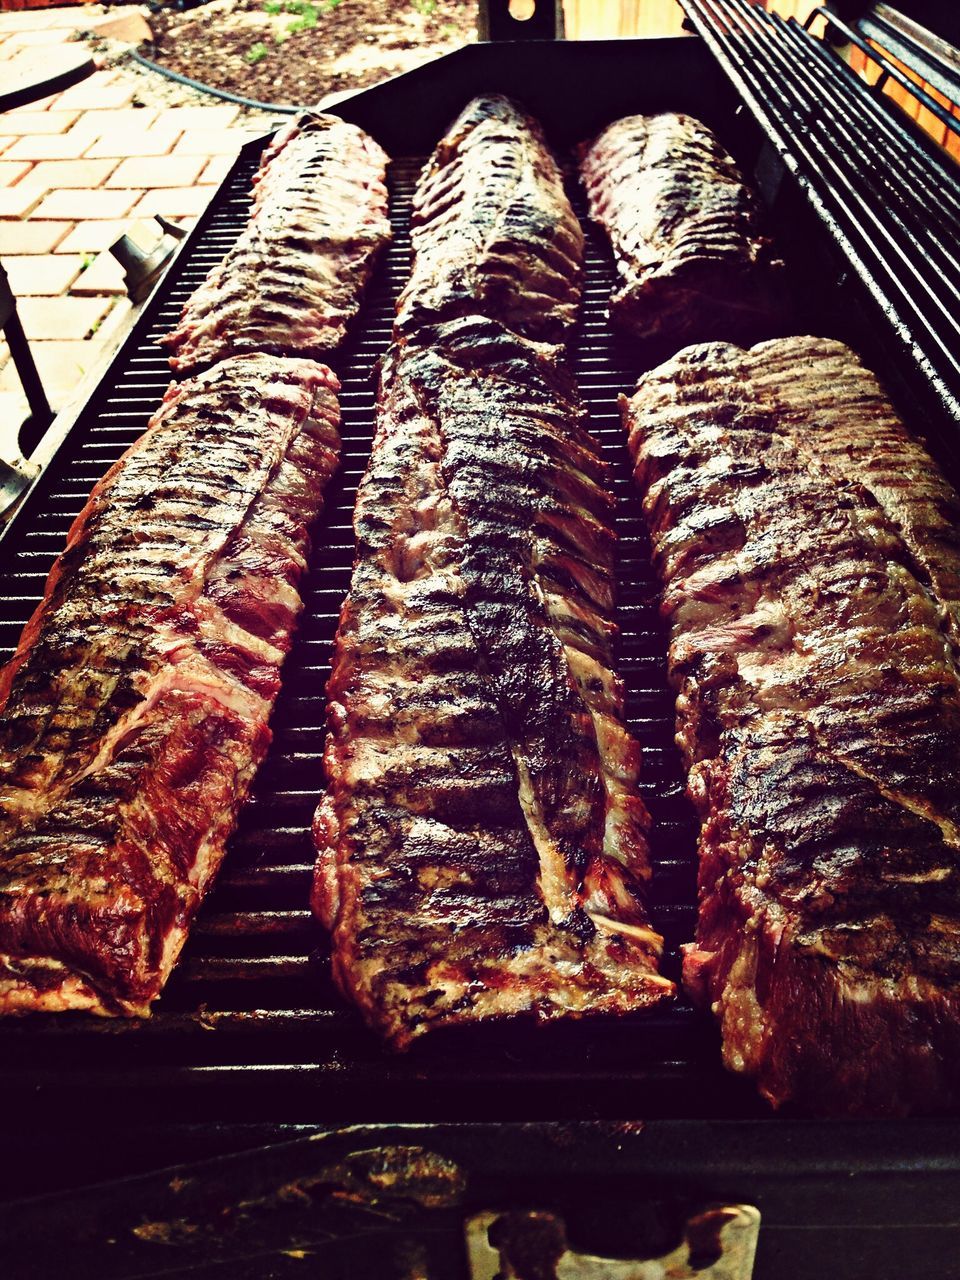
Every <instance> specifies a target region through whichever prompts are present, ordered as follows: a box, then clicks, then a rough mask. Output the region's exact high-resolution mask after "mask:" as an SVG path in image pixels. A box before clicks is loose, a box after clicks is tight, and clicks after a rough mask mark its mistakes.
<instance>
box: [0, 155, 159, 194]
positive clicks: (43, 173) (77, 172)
mask: <svg viewBox="0 0 960 1280" xmlns="http://www.w3.org/2000/svg"><path fill="white" fill-rule="evenodd" d="M2 163H3V162H2V161H0V164H2ZM116 167H117V162H116V160H42V161H41V162H40V163H39V164H35V165H34V166H33V168H32V169H31V171H30V176H29V177H25V178H24V179H23V181H24V182H26V183H29V185H30V186H31V187H42V188H43V190H44V191H62V190H63V189H64V188H65V187H79V188H81V189H82V190H90V189H96V188H99V187H102V186H103V184H104V183H105V182H106V181H107V179H108V178H109V177H110V176H111V174H112V173H113V171H114V169H116ZM111 185H112V186H114V187H136V186H139V185H141V184H140V183H136V182H113V183H111Z"/></svg>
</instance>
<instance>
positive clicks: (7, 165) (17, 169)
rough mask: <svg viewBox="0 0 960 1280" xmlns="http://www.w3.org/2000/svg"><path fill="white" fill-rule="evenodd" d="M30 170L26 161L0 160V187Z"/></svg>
mask: <svg viewBox="0 0 960 1280" xmlns="http://www.w3.org/2000/svg"><path fill="white" fill-rule="evenodd" d="M30 169H31V165H30V163H29V162H28V161H26V160H0V187H12V186H13V185H14V183H16V182H19V181H20V179H21V178H22V177H23V176H24V174H26V173H29V172H30ZM173 185H174V186H176V185H178V184H176V183H174V184H173Z"/></svg>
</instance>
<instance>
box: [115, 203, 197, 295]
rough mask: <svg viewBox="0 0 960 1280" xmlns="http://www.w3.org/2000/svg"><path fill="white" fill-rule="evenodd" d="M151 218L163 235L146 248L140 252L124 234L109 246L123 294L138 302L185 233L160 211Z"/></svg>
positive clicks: (161, 270) (148, 289)
mask: <svg viewBox="0 0 960 1280" xmlns="http://www.w3.org/2000/svg"><path fill="white" fill-rule="evenodd" d="M154 221H155V222H157V223H159V224H160V226H161V227H162V228H163V236H162V238H161V239H160V240H159V241H158V243H157V244H156V245H155V246H154V247H153V248H152V249H150V250H149V251H144V250H143V249H142V248H141V247H140V245H139V244H137V242H136V240H134V239H133V238H132V237H131V236H129V235H127V234H126V233H124V234H123V235H122V236H121V237H120V239H119V240H117V241H116V242H115V243H114V244H112V245H111V246H110V252H111V253H112V254H113V256H114V257H115V258H116V260H117V261H118V262H119V263H120V265H121V267H123V270H124V278H125V281H126V286H127V295H128V297H130V298H131V299H132V301H133V302H142V301H143V300H144V298H146V297H147V295H148V294H149V293H150V292H151V290H152V289H153V286H154V285H155V284H156V283H157V279H158V278H159V276H160V275H161V274H162V273H163V272H164V271H165V270H166V267H167V264H168V263H169V261H170V259H171V258H172V257H173V252H174V250H175V249H176V247H177V243H178V241H180V240H182V239H183V237H184V236H185V235H186V234H187V232H186V229H185V228H184V227H181V226H178V225H177V223H175V222H170V221H169V220H168V219H167V218H164V217H163V215H162V214H159V213H158V214H154Z"/></svg>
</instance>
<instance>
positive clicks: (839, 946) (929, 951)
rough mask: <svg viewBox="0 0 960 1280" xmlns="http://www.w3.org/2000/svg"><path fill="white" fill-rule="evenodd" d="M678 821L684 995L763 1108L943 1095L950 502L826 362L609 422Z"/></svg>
mask: <svg viewBox="0 0 960 1280" xmlns="http://www.w3.org/2000/svg"><path fill="white" fill-rule="evenodd" d="M624 416H625V422H626V426H627V428H628V430H629V438H630V448H631V451H632V453H633V456H634V458H635V460H636V475H637V480H638V482H639V484H640V487H641V489H642V490H643V493H644V511H645V514H646V519H647V522H648V524H649V527H650V530H651V534H652V537H653V544H654V550H655V558H656V564H657V567H658V569H659V573H660V575H661V577H662V580H663V585H664V599H663V609H664V613H665V614H666V616H667V618H668V619H669V620H670V625H671V631H672V636H671V644H670V665H671V674H672V679H673V682H674V684H675V686H676V689H677V695H678V696H677V737H678V742H679V744H680V746H681V749H682V751H683V753H684V756H685V758H686V762H687V765H688V767H689V771H690V773H689V788H690V794H691V796H692V797H693V800H694V802H695V804H696V806H697V808H698V809H699V812H700V815H701V820H702V824H703V825H702V830H701V837H700V913H699V922H698V926H697V941H696V944H695V945H694V946H692V947H690V948H689V950H688V952H687V955H686V961H685V967H684V977H685V981H686V983H687V985H688V987H689V988H690V990H691V992H692V993H694V994H695V995H696V996H698V997H699V998H700V999H701V1000H702V1001H703V1002H704V1003H708V1004H710V1005H711V1006H712V1008H713V1010H714V1011H715V1013H716V1015H717V1017H718V1018H719V1020H720V1022H721V1026H722V1030H723V1041H724V1057H725V1060H726V1062H727V1064H728V1066H730V1067H732V1068H733V1069H735V1070H738V1071H744V1072H747V1073H749V1074H750V1075H752V1076H754V1077H755V1078H756V1080H757V1082H758V1084H759V1086H760V1088H761V1090H762V1091H763V1093H764V1094H765V1095H766V1096H767V1097H768V1098H769V1099H770V1100H771V1101H772V1102H773V1103H774V1104H780V1103H783V1102H786V1101H788V1100H795V1101H797V1102H799V1103H800V1104H802V1105H803V1106H804V1107H806V1108H808V1109H811V1110H815V1111H819V1112H828V1113H829V1112H838V1113H842V1112H855V1113H900V1112H906V1111H910V1110H928V1109H931V1108H936V1107H940V1106H943V1105H946V1104H950V1103H956V1101H957V1098H958V1096H960V1089H958V1086H960V676H958V652H960V650H958V645H960V499H958V496H957V494H956V493H955V492H954V490H953V489H952V488H951V487H950V485H949V484H948V483H947V482H946V481H945V479H944V478H943V476H942V475H941V473H940V472H939V471H938V469H937V468H936V466H935V465H934V463H933V462H932V461H931V459H930V457H929V455H928V454H927V452H926V451H925V449H924V448H923V447H922V446H921V445H920V444H919V443H918V442H916V441H915V440H913V439H912V438H911V437H910V435H909V434H908V433H907V431H906V430H905V428H904V426H903V424H902V423H901V422H900V420H899V419H898V418H897V416H896V414H895V413H894V411H893V409H892V408H891V406H890V404H889V402H888V400H887V399H886V397H885V395H884V394H883V392H882V390H881V388H880V387H879V385H878V383H877V381H876V379H875V378H874V377H873V375H872V374H870V373H869V372H868V371H867V370H866V369H864V368H863V367H862V365H861V364H860V363H859V361H858V360H857V358H856V357H855V356H854V355H853V353H852V352H851V351H850V350H848V349H847V348H846V347H844V346H842V345H841V344H840V343H837V342H833V341H827V340H824V339H817V338H791V339H784V340H780V341H774V342H767V343H763V344H761V345H759V346H757V347H754V348H753V349H752V350H750V351H743V350H741V349H739V348H737V347H733V346H728V345H721V344H712V345H705V346H700V347H692V348H690V349H689V350H687V351H684V352H682V353H681V354H680V355H678V356H677V357H676V359H675V360H673V361H671V362H670V363H668V364H666V365H663V366H662V367H661V368H659V369H657V370H654V371H653V372H652V373H650V374H648V375H647V376H646V377H645V378H643V379H642V380H641V382H640V385H639V389H638V391H637V394H636V395H635V396H634V398H633V399H632V401H630V402H626V401H625V402H624Z"/></svg>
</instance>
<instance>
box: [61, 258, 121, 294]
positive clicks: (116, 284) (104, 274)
mask: <svg viewBox="0 0 960 1280" xmlns="http://www.w3.org/2000/svg"><path fill="white" fill-rule="evenodd" d="M126 292H127V286H126V282H125V280H124V272H123V267H121V265H120V263H119V262H118V261H117V260H116V258H115V257H114V256H113V254H112V253H110V252H108V251H107V250H104V252H103V253H98V254H97V256H96V257H95V258H94V260H93V262H92V263H91V264H90V265H89V266H88V267H87V269H86V270H85V271H81V272H80V274H79V275H78V276H77V277H76V279H75V280H74V281H73V283H72V284H71V286H70V294H71V296H74V295H76V296H78V297H90V296H101V295H109V294H114V295H117V296H120V295H122V294H125V293H126Z"/></svg>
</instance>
